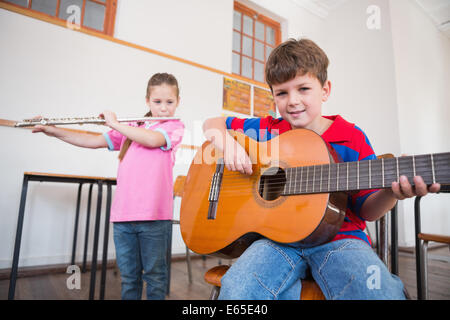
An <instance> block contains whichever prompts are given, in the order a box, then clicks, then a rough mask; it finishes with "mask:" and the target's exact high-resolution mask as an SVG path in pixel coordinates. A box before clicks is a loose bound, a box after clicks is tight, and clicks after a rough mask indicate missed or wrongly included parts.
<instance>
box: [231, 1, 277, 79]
mask: <svg viewBox="0 0 450 320" xmlns="http://www.w3.org/2000/svg"><path fill="white" fill-rule="evenodd" d="M234 11H237V12H240V13H241V30H237V29H235V28H234ZM244 15H246V16H249V17H250V18H252V20H253V23H252V28H253V32H252V35H251V36H250V35H248V34H246V33H244ZM256 22H260V23H262V24H263V25H264V41H261V40H260V39H257V38H256V35H255V31H256ZM267 26H268V27H271V28H272V29H273V30H274V32H275V39H274V40H275V41H274V42H275V44H274V45H272V44H270V43H268V42H267V28H266V27H267ZM234 32H237V33H239V34H240V52H238V51H235V50H234V48H232V49H231V52H232V56H233V53H234V54H237V55H239V73H234V71H233V70H231V73H232V74H233V75H238V76H240V77H243V78H245V79H250V80H252V81H256V82H261V81H259V80H256V79H255V61H256V62H259V63H262V64H263V70H264V68H265V66H266V61H267V56H266V55H267V52H266V49H265V48H266V46H269V47H271V48H272V49H274V48H275V47H277V46H278V45H279V44H280V43H281V24H280V23H279V22H277V21H275V20H273V19H270V18H268V17H266V16H264V15H263V14H261V13H259V12H257V11H256V10H253V9H251V8H249V7H247V6H245V5H243V4H242V3H239V2H237V1H235V2H234V7H233V28H232V33H233V36H234ZM244 35H245V37H248V38H251V39H252V56H251V57H250V56H248V55H246V54H244V53H243V41H244ZM256 41H258V42H261V43H263V45H264V50H263V51H264V61H261V60H260V59H257V58H256V57H255V43H256ZM243 57H246V58H248V59H251V61H252V77H251V78H249V77H247V76H245V75H243V74H242V60H243ZM232 59H233V57H232ZM263 78H264V73H263ZM264 82H265V79H263V81H262V82H261V83H264Z"/></svg>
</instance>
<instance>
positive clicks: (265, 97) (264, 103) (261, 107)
mask: <svg viewBox="0 0 450 320" xmlns="http://www.w3.org/2000/svg"><path fill="white" fill-rule="evenodd" d="M253 115H254V116H255V117H267V116H269V115H270V116H273V117H274V115H276V110H275V102H274V101H273V96H272V93H271V92H270V91H268V90H264V89H261V88H258V87H253Z"/></svg>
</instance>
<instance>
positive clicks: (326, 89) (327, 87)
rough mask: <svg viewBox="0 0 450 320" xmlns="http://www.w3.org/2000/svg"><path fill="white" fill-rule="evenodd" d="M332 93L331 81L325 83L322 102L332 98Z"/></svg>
mask: <svg viewBox="0 0 450 320" xmlns="http://www.w3.org/2000/svg"><path fill="white" fill-rule="evenodd" d="M330 92H331V81H330V80H327V81H325V83H324V85H323V87H322V102H325V101H327V100H328V97H329V96H330Z"/></svg>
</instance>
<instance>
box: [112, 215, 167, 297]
mask: <svg viewBox="0 0 450 320" xmlns="http://www.w3.org/2000/svg"><path fill="white" fill-rule="evenodd" d="M170 228H172V222H171V221H170V220H157V221H138V222H115V223H114V245H115V247H116V259H117V265H118V267H119V270H120V276H121V280H122V299H124V300H131V299H134V300H140V299H141V297H142V285H143V282H142V279H144V280H145V282H146V283H147V299H148V300H150V299H151V300H163V299H164V298H165V295H166V290H167V281H168V272H167V271H168V266H167V247H168V243H169V238H168V236H169V234H170Z"/></svg>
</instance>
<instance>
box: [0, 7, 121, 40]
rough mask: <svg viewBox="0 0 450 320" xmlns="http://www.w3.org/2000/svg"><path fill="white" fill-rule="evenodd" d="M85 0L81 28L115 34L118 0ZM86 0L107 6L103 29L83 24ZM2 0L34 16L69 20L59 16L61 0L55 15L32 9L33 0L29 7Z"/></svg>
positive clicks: (110, 34) (109, 34)
mask: <svg viewBox="0 0 450 320" xmlns="http://www.w3.org/2000/svg"><path fill="white" fill-rule="evenodd" d="M82 1H83V5H82V8H81V17H80V18H81V19H80V26H79V27H80V29H84V30H89V31H92V32H97V33H101V34H105V35H108V36H111V37H112V36H113V35H114V25H115V20H116V9H117V1H118V0H105V2H102V1H99V0H82ZM86 1H91V2H94V3H96V4H99V5H102V6H105V16H104V20H103V31H100V30H97V29H94V28H90V27H87V26H84V25H83V22H84V16H85V10H86ZM0 2H2V3H5V4H7V5H11V6H14V7H16V8H20V9H22V10H26V11H30V12H32V13H33V15H34V16H36V17H39V16H41V17H43V18H51V19H55V20H57V21H62V22H64V23H65V22H67V20H64V19H61V18H59V12H60V11H59V10H60V8H61V0H56V12H55V15H49V14H47V13H44V12H41V11H37V10H33V9H31V5H32V3H33V0H28V7H23V6H20V5H18V4H15V3H12V2H9V1H6V0H0Z"/></svg>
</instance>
